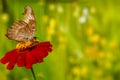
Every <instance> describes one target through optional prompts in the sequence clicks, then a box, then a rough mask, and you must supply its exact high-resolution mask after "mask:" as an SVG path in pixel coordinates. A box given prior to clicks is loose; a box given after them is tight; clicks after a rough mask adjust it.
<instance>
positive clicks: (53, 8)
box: [48, 3, 56, 11]
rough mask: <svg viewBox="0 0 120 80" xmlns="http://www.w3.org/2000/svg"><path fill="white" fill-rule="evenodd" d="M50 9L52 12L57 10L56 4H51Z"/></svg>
mask: <svg viewBox="0 0 120 80" xmlns="http://www.w3.org/2000/svg"><path fill="white" fill-rule="evenodd" d="M48 7H49V9H50V10H51V11H53V10H55V8H56V7H55V4H52V3H51V4H49V6H48Z"/></svg>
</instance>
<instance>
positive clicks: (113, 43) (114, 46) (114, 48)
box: [110, 41, 118, 50]
mask: <svg viewBox="0 0 120 80" xmlns="http://www.w3.org/2000/svg"><path fill="white" fill-rule="evenodd" d="M110 48H111V49H112V50H116V49H118V43H117V42H116V41H113V42H111V43H110Z"/></svg>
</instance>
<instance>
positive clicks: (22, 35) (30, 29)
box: [6, 6, 36, 42]
mask: <svg viewBox="0 0 120 80" xmlns="http://www.w3.org/2000/svg"><path fill="white" fill-rule="evenodd" d="M23 15H24V19H23V20H19V21H17V22H15V23H13V25H12V28H11V29H9V30H8V32H7V34H6V36H7V37H8V38H9V39H11V40H16V41H18V42H19V41H22V42H26V41H30V40H32V39H34V37H35V32H36V21H35V16H34V13H33V10H32V8H31V7H30V6H26V7H25V11H24V13H23Z"/></svg>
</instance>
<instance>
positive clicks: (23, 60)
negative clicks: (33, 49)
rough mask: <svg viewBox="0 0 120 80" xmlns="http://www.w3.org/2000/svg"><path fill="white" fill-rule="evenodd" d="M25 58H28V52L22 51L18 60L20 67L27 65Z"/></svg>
mask: <svg viewBox="0 0 120 80" xmlns="http://www.w3.org/2000/svg"><path fill="white" fill-rule="evenodd" d="M25 58H26V54H25V53H21V54H20V55H19V57H18V60H17V65H18V66H19V67H21V66H25Z"/></svg>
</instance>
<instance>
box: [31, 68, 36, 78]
mask: <svg viewBox="0 0 120 80" xmlns="http://www.w3.org/2000/svg"><path fill="white" fill-rule="evenodd" d="M31 72H32V75H33V77H34V80H36V76H35V73H34V70H33V68H31Z"/></svg>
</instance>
